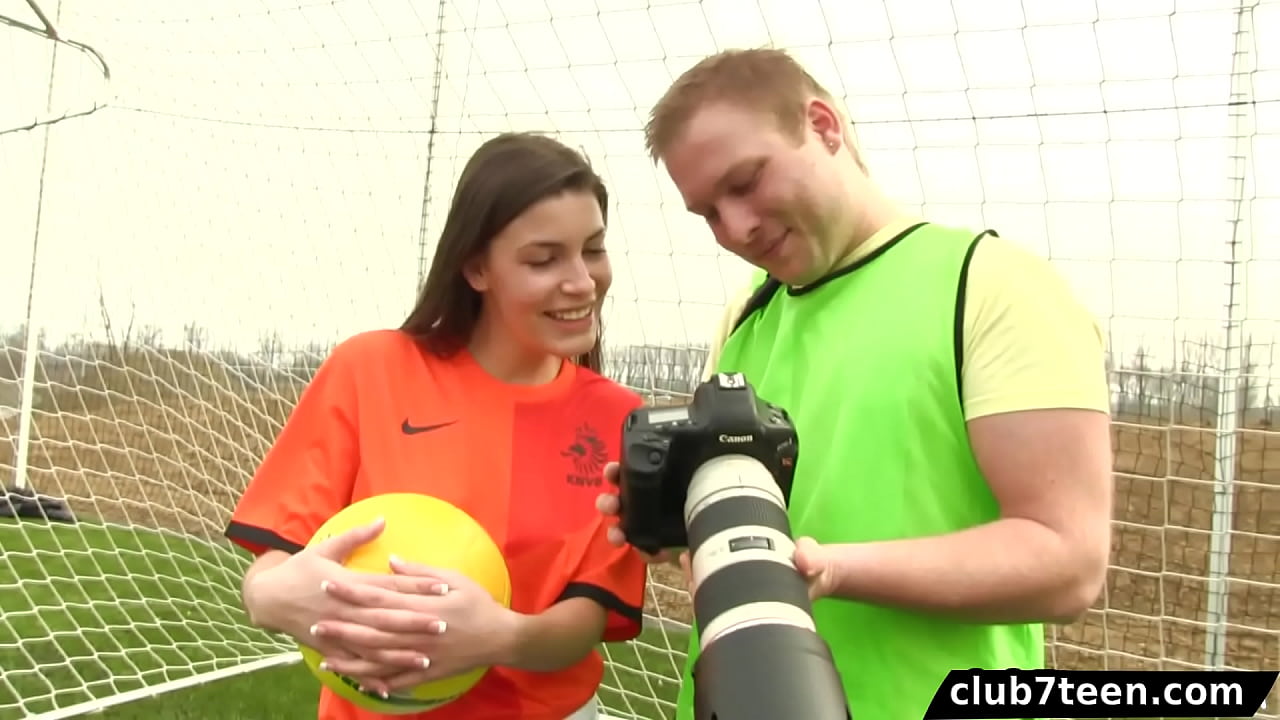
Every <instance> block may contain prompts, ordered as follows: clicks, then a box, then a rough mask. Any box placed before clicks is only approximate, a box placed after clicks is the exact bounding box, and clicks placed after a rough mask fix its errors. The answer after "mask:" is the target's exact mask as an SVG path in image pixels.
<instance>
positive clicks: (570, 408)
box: [227, 330, 645, 720]
mask: <svg viewBox="0 0 1280 720" xmlns="http://www.w3.org/2000/svg"><path fill="white" fill-rule="evenodd" d="M640 403H641V401H640V398H639V397H638V396H637V395H636V394H634V393H632V392H631V391H629V390H627V389H625V388H623V387H621V386H619V385H617V384H615V383H613V382H611V381H609V380H607V379H605V378H603V377H601V376H600V375H598V374H596V373H594V372H591V371H590V370H588V369H586V368H582V367H578V366H576V365H573V364H572V363H568V362H566V363H565V366H564V369H563V370H562V372H561V373H560V375H559V377H557V378H556V379H555V380H554V381H552V382H551V383H548V384H546V385H541V386H518V385H509V384H505V383H502V382H500V381H498V380H495V379H494V378H493V377H492V376H490V375H488V374H486V373H485V372H484V371H483V370H482V369H481V368H480V367H479V365H477V364H476V362H475V360H474V359H473V358H472V356H471V355H470V354H469V353H467V352H466V351H463V352H461V353H459V354H457V355H455V356H454V357H452V358H449V359H447V360H442V359H439V358H437V357H435V356H434V355H431V354H429V353H427V352H425V351H424V350H422V349H421V348H420V347H419V346H418V344H417V343H415V342H414V341H413V340H412V339H410V338H409V337H408V336H407V335H405V334H403V333H401V332H399V331H394V330H380V331H373V332H367V333H363V334H360V335H356V336H355V337H353V338H350V339H349V340H347V341H345V342H343V343H341V344H340V345H339V346H338V347H337V348H336V349H335V350H334V352H333V353H332V354H331V355H330V357H329V358H328V359H327V360H326V361H325V363H324V364H323V365H322V366H321V368H320V369H319V371H318V372H317V373H316V375H315V377H314V379H313V380H312V381H311V383H310V385H308V387H307V389H306V391H305V392H304V393H303V394H302V397H301V398H300V399H299V402H298V404H297V407H296V409H295V410H294V412H293V415H292V416H291V417H290V419H289V422H288V423H287V424H286V425H285V427H284V429H283V431H282V432H281V433H280V436H279V438H278V439H277V440H276V443H275V445H274V446H273V447H272V448H271V450H270V452H268V453H267V455H266V457H265V459H264V460H263V462H262V464H261V466H260V468H259V469H258V471H257V473H256V475H255V476H254V478H253V480H252V482H251V483H250V484H249V487H248V489H247V490H246V491H245V493H244V495H243V497H242V498H241V499H240V502H239V504H238V506H237V507H236V510H235V513H234V514H233V516H232V518H231V522H230V524H229V526H228V528H227V536H228V537H230V538H231V539H232V540H234V541H235V542H237V543H239V544H240V545H242V546H243V547H245V548H247V549H248V550H249V551H251V552H253V553H255V554H258V553H262V552H264V551H266V550H268V549H271V548H275V549H280V550H286V551H289V552H297V551H298V550H300V549H301V548H302V547H303V546H304V545H305V544H306V543H307V542H308V541H309V540H310V538H311V536H312V534H313V533H314V531H315V530H316V528H317V527H319V525H320V524H321V523H323V522H324V521H325V520H327V519H328V518H329V517H330V516H331V515H333V514H334V513H336V512H337V511H338V510H340V509H342V508H343V507H345V506H347V505H349V504H350V503H352V502H354V501H356V500H359V499H361V498H364V497H368V496H371V495H379V494H383V493H391V492H421V493H425V494H429V495H434V496H436V497H439V498H442V499H444V500H447V501H449V502H451V503H453V504H455V505H457V506H458V507H460V508H462V509H463V510H466V511H467V512H468V513H470V514H471V515H472V516H473V517H474V518H475V519H476V520H477V521H478V522H480V523H481V524H482V525H483V526H484V527H485V528H486V529H487V530H488V532H489V533H490V534H491V535H492V536H493V538H494V540H495V541H496V542H497V543H498V545H499V547H501V548H502V549H503V551H504V555H505V557H506V560H507V563H508V566H509V567H510V572H511V580H512V608H513V609H514V610H517V611H519V612H523V613H537V612H540V611H542V610H544V609H546V608H547V607H549V606H551V605H553V604H555V603H556V602H557V601H559V600H563V599H567V598H570V597H588V598H592V599H594V600H596V601H597V602H599V603H600V604H601V605H602V606H604V607H605V608H606V609H607V610H608V618H609V619H608V624H607V627H606V631H605V637H604V639H605V640H610V641H614V640H627V639H631V638H633V637H635V636H636V635H637V634H638V633H639V631H640V622H641V607H642V605H643V597H644V595H643V594H644V581H645V565H644V562H643V561H642V560H641V559H640V558H639V557H638V556H637V555H636V554H635V552H634V551H633V550H630V549H619V548H616V547H613V546H612V545H610V544H609V543H608V541H607V540H606V539H605V533H604V525H603V523H602V521H601V518H600V517H599V515H598V513H597V511H596V509H595V498H596V495H597V494H598V493H599V492H600V490H601V486H602V483H603V482H604V480H603V476H602V469H603V467H604V464H605V463H606V462H608V461H611V460H616V459H617V457H618V454H619V435H620V433H621V427H622V423H623V420H624V418H625V417H626V414H627V413H628V412H629V411H631V410H632V409H634V408H636V407H638V406H639V405H640ZM602 674H603V662H602V660H601V658H600V656H599V654H598V653H594V652H593V653H592V654H591V656H590V657H588V658H587V659H584V660H583V661H582V662H580V663H578V664H577V665H575V666H573V667H571V668H569V669H566V670H562V671H560V672H555V673H531V672H524V671H519V670H515V669H511V668H501V667H495V668H493V669H492V670H491V671H490V672H489V673H487V674H486V675H485V677H484V678H483V679H482V680H481V681H480V683H479V684H478V685H476V687H475V688H474V689H473V690H471V691H470V692H469V693H468V694H467V695H465V696H464V697H462V698H460V699H458V700H456V701H454V702H453V703H451V704H449V705H446V706H444V707H441V708H438V709H436V710H434V711H431V712H430V713H424V714H422V715H421V716H417V715H413V716H401V717H421V718H423V719H424V720H425V719H426V718H430V720H455V719H456V720H461V719H462V718H466V719H467V720H562V718H565V717H566V716H568V715H569V714H571V713H572V712H573V711H575V710H577V709H578V708H579V707H581V706H583V705H584V704H586V703H587V702H588V701H589V700H590V699H591V697H592V696H593V694H594V692H595V690H596V687H597V685H598V683H599V682H600V678H601V676H602ZM377 717H380V716H379V715H377V714H375V713H370V712H365V711H361V710H359V709H357V708H355V707H354V706H352V705H351V704H350V703H348V702H346V701H345V700H343V699H341V698H339V697H337V696H335V695H333V694H332V693H330V692H329V691H328V690H322V691H321V698H320V712H319V720H372V719H373V718H377Z"/></svg>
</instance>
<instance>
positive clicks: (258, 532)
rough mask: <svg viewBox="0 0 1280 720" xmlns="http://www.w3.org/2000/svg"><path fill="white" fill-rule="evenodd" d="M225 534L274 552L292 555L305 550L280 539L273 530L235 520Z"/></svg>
mask: <svg viewBox="0 0 1280 720" xmlns="http://www.w3.org/2000/svg"><path fill="white" fill-rule="evenodd" d="M223 534H224V535H226V536H227V537H228V538H230V539H232V540H243V541H244V542H247V543H252V544H254V545H263V546H266V547H269V548H271V549H272V550H283V551H285V552H287V553H289V554H290V555H292V554H294V553H297V552H301V551H302V548H303V546H302V545H299V544H298V543H296V542H294V541H292V540H287V539H285V538H283V537H280V536H279V535H278V534H276V533H275V532H273V531H271V530H268V529H266V528H260V527H258V526H257V525H245V524H244V523H241V522H235V521H234V520H233V521H231V522H230V523H229V524H228V525H227V529H226V531H225V532H224V533H223Z"/></svg>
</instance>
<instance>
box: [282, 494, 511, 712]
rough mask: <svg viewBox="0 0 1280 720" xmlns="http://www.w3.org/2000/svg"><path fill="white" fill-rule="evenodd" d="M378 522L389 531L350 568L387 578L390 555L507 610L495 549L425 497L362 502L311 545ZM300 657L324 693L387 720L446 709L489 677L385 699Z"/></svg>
mask: <svg viewBox="0 0 1280 720" xmlns="http://www.w3.org/2000/svg"><path fill="white" fill-rule="evenodd" d="M379 517H382V518H384V519H385V523H386V524H385V526H384V527H383V530H382V533H381V534H380V535H378V537H376V538H374V539H373V540H372V541H371V542H369V543H366V544H365V545H363V546H361V547H360V548H358V549H356V551H355V552H353V553H352V554H351V556H350V557H349V558H347V560H346V562H345V566H346V567H347V568H350V569H352V570H358V571H361V572H370V573H390V572H391V569H390V565H389V563H390V559H391V556H392V555H395V556H397V557H399V558H400V559H402V560H405V561H408V562H412V563H418V564H421V565H427V566H430V567H437V568H445V569H450V570H454V571H456V572H459V573H462V574H463V575H466V576H467V577H469V578H471V579H472V580H474V581H475V582H476V583H477V584H479V585H480V587H483V588H484V589H486V590H488V591H489V593H490V594H492V595H493V598H494V600H496V601H498V602H499V603H501V604H502V605H503V607H510V606H511V577H510V574H509V572H508V570H507V564H506V561H505V559H504V558H503V556H502V551H501V550H500V549H499V548H498V545H497V543H495V542H494V540H493V538H492V537H490V536H489V533H488V532H487V531H486V530H485V529H484V527H482V526H481V525H480V523H478V522H476V521H475V519H474V518H472V517H471V516H470V515H468V514H467V513H466V512H464V511H462V510H461V509H459V508H458V507H456V506H454V505H452V504H450V503H448V502H445V501H444V500H440V499H438V498H435V497H432V496H430V495H422V494H417V493H388V494H383V495H375V496H373V497H369V498H365V499H363V500H359V501H357V502H355V503H352V504H351V505H349V506H347V507H346V508H343V509H342V510H340V511H339V512H337V513H336V514H334V515H333V517H331V518H329V519H328V520H327V521H325V523H324V524H323V525H321V526H320V527H319V529H317V530H316V533H315V535H314V536H313V537H312V538H311V541H310V543H309V544H312V545H313V544H316V543H319V542H320V541H322V540H324V539H326V538H329V537H332V536H334V535H337V534H340V533H342V532H345V531H347V530H350V529H352V528H355V527H359V526H361V525H366V524H368V523H371V522H373V521H374V520H376V519H377V518H379ZM299 650H300V651H301V653H302V658H303V660H304V661H305V662H306V665H307V667H308V668H310V670H311V672H312V673H313V674H314V675H315V676H316V677H317V678H318V679H319V680H320V682H321V683H322V684H324V686H325V687H327V688H329V689H330V690H332V691H333V692H334V693H335V694H337V695H338V696H339V697H342V698H345V699H347V700H349V701H351V702H352V703H353V704H355V705H357V706H359V707H361V708H364V709H366V710H371V711H373V712H378V713H383V714H385V715H408V714H412V713H420V712H426V711H428V710H433V709H435V708H438V707H441V706H443V705H447V704H449V703H451V702H453V701H454V700H456V699H458V698H459V697H461V696H462V695H463V694H465V693H466V692H467V691H468V690H470V689H471V688H472V687H474V686H475V684H476V683H478V682H480V678H482V677H484V674H485V673H486V672H487V671H488V668H477V669H475V670H472V671H470V672H466V673H462V674H460V675H454V676H452V677H447V678H442V679H440V680H435V681H432V682H428V683H423V684H421V685H417V686H415V687H411V688H405V689H403V690H401V691H399V692H398V693H395V694H393V695H391V696H390V697H388V698H383V697H381V696H380V695H377V694H375V693H367V692H362V691H361V690H360V688H359V686H358V684H357V683H356V682H355V681H354V680H352V679H350V678H347V677H344V676H342V675H339V674H337V673H334V672H331V671H328V670H321V669H320V661H321V660H322V657H321V655H320V653H318V652H316V651H315V650H314V649H313V648H310V647H307V646H305V645H300V646H299Z"/></svg>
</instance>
